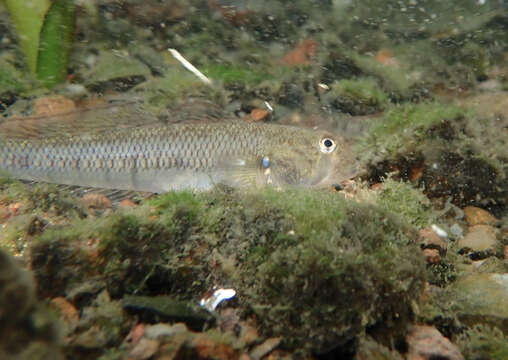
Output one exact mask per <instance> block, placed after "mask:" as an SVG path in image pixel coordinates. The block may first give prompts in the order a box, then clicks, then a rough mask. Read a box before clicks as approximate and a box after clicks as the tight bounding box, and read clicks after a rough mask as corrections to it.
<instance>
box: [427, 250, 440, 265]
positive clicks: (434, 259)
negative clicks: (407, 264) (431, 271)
mask: <svg viewBox="0 0 508 360" xmlns="http://www.w3.org/2000/svg"><path fill="white" fill-rule="evenodd" d="M423 256H424V257H425V260H426V261H427V263H428V264H440V263H441V255H439V250H437V249H424V250H423Z"/></svg>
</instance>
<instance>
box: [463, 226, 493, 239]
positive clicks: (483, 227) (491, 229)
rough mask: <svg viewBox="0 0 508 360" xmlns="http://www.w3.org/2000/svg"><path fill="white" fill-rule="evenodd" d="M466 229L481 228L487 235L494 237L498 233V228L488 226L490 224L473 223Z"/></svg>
mask: <svg viewBox="0 0 508 360" xmlns="http://www.w3.org/2000/svg"><path fill="white" fill-rule="evenodd" d="M468 230H469V232H472V231H476V230H483V231H485V232H487V233H489V235H490V236H491V237H493V238H496V237H497V235H498V234H499V230H498V229H496V228H495V227H493V226H490V225H482V224H479V225H474V226H470V227H469V229H468Z"/></svg>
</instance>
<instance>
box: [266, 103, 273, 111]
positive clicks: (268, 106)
mask: <svg viewBox="0 0 508 360" xmlns="http://www.w3.org/2000/svg"><path fill="white" fill-rule="evenodd" d="M265 106H266V108H267V109H268V111H270V112H273V107H272V105H270V103H269V102H268V101H265Z"/></svg>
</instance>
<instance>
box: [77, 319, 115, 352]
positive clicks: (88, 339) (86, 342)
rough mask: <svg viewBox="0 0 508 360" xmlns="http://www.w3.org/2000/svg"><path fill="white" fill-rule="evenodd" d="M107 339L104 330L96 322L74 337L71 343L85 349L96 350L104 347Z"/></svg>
mask: <svg viewBox="0 0 508 360" xmlns="http://www.w3.org/2000/svg"><path fill="white" fill-rule="evenodd" d="M108 340H109V339H108V337H107V336H106V334H105V332H104V330H103V329H101V326H100V325H98V324H97V325H93V326H92V327H90V328H88V329H87V330H85V331H83V332H82V333H80V334H79V335H77V336H76V337H74V339H73V340H72V342H71V345H72V346H75V347H79V348H82V349H86V350H98V349H102V348H103V347H105V346H106V345H107V344H108Z"/></svg>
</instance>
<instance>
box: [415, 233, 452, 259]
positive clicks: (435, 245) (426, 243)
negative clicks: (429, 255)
mask: <svg viewBox="0 0 508 360" xmlns="http://www.w3.org/2000/svg"><path fill="white" fill-rule="evenodd" d="M419 235H420V243H421V246H422V247H423V248H424V249H437V250H439V251H440V252H442V253H443V255H444V253H446V249H447V248H448V244H447V243H446V240H444V239H443V238H442V237H441V236H439V235H438V234H437V233H436V232H435V231H434V230H433V229H432V228H431V227H426V228H425V229H422V230H420V232H419Z"/></svg>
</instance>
